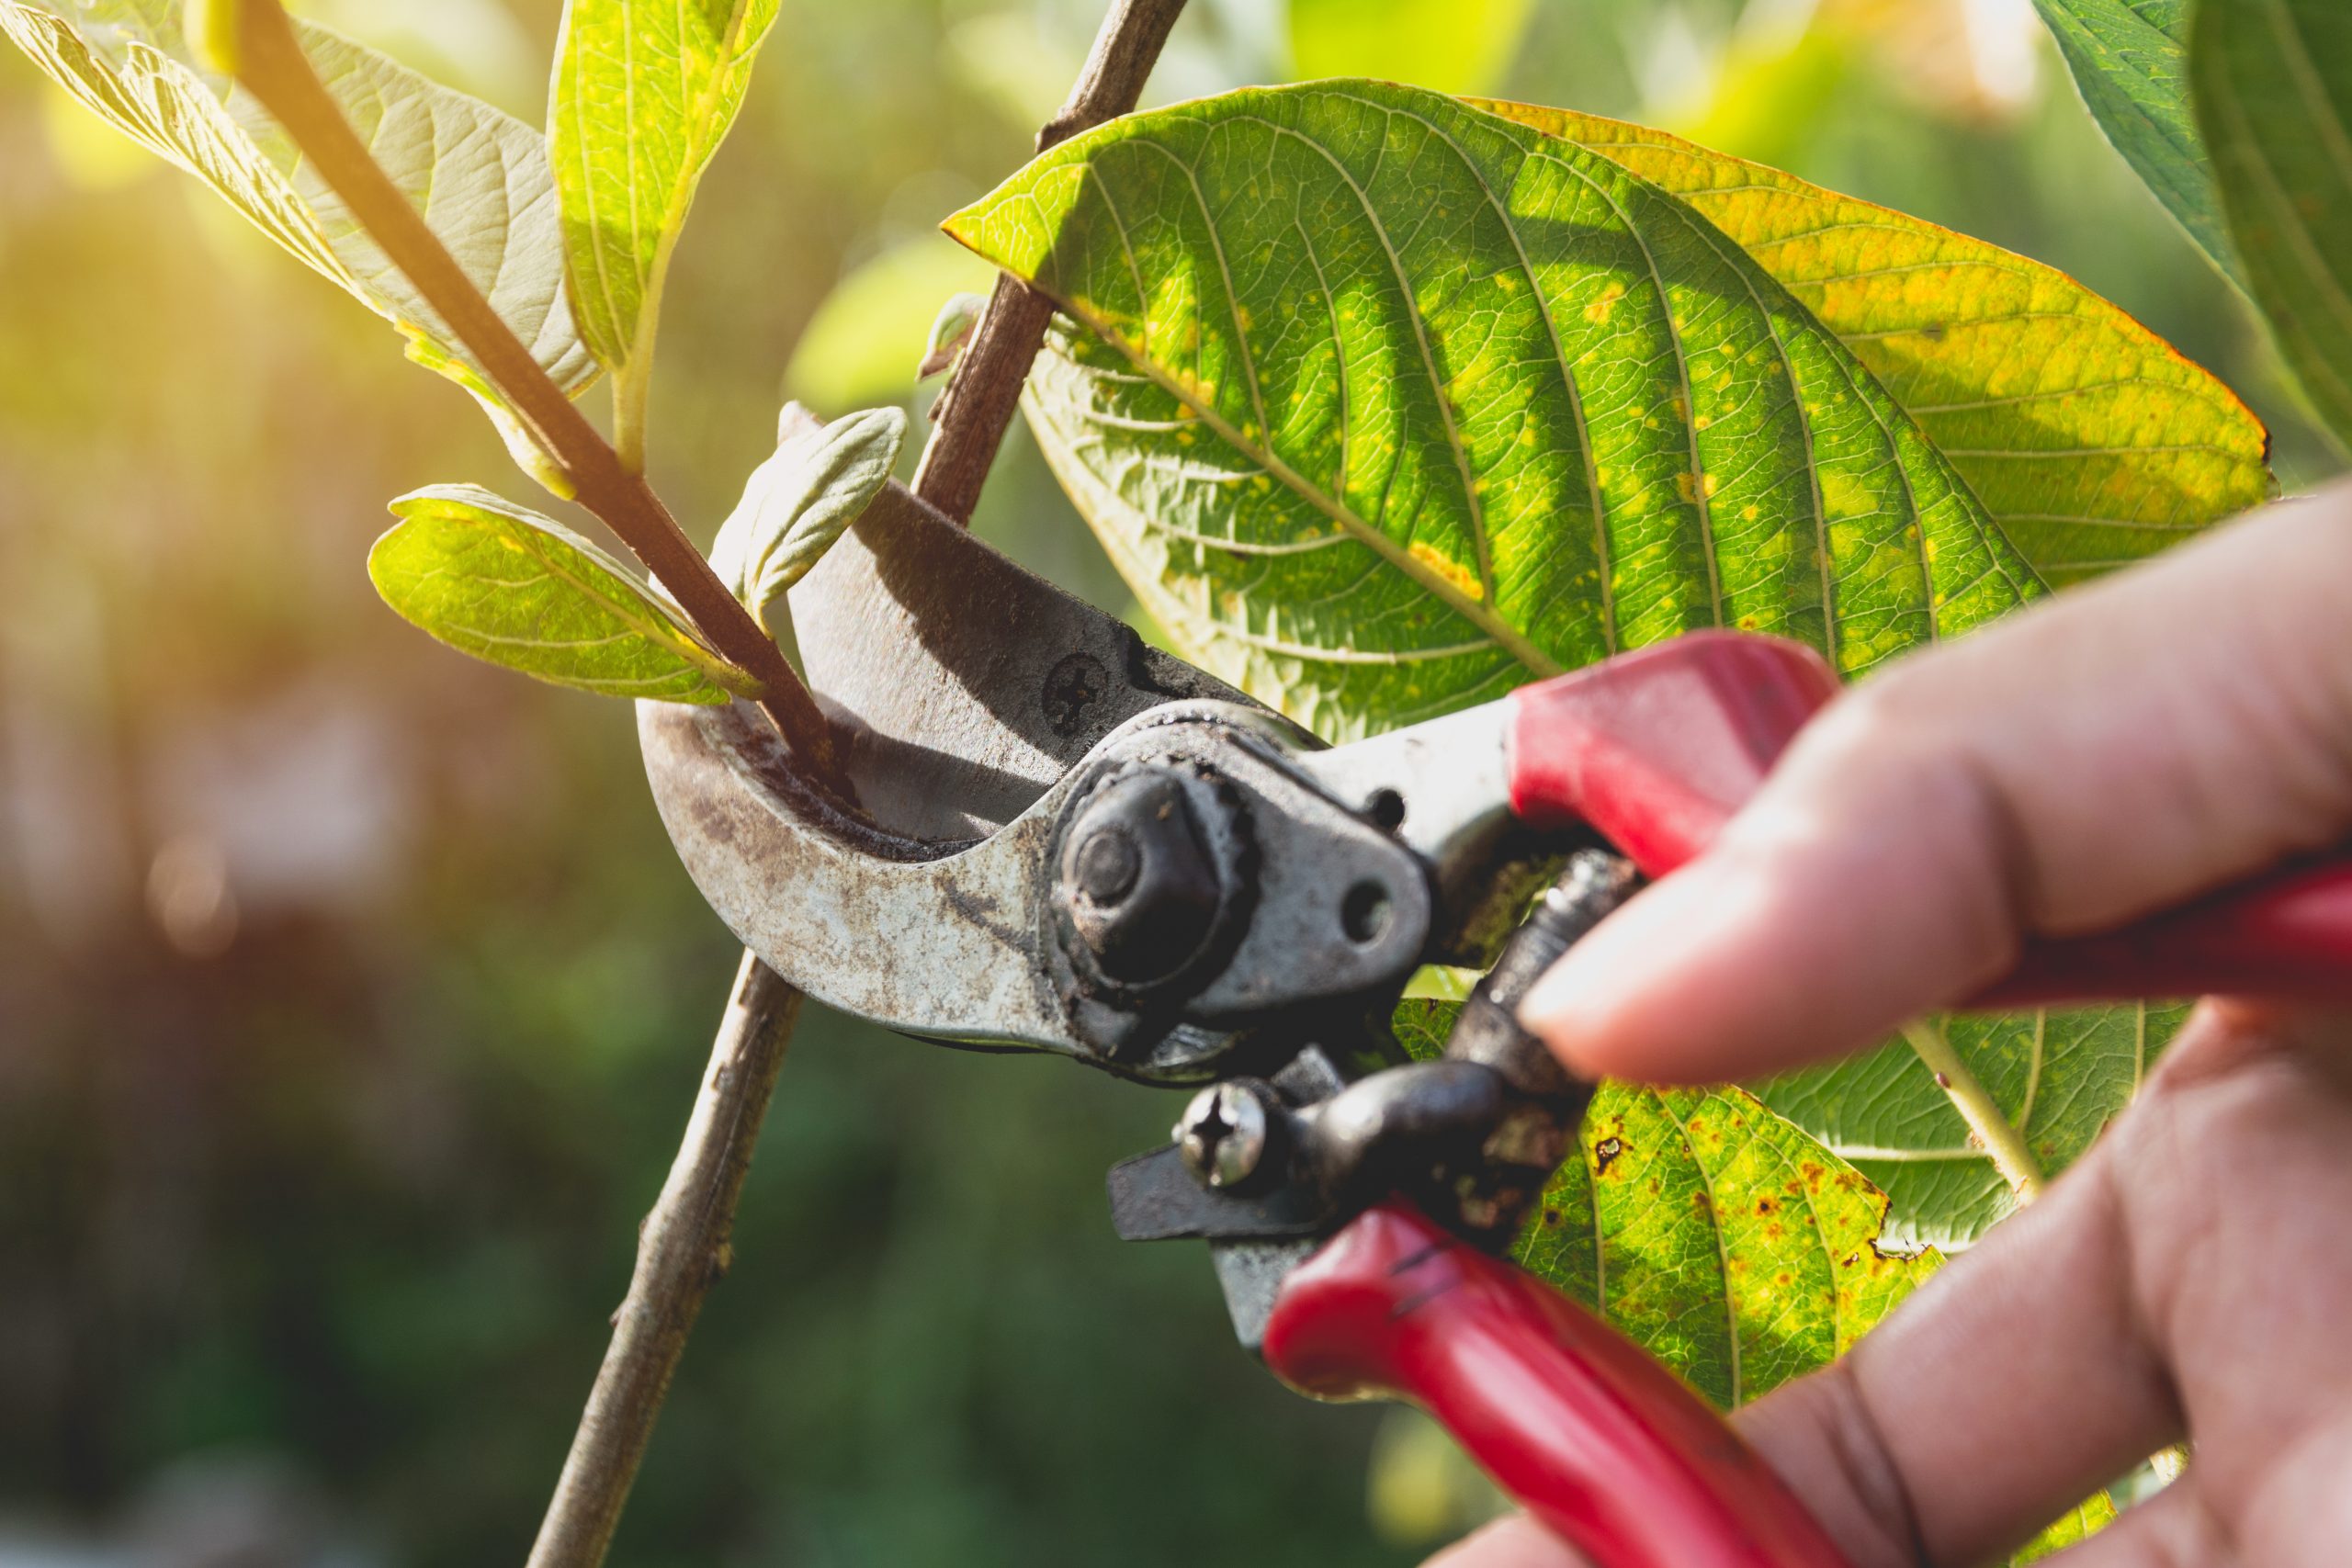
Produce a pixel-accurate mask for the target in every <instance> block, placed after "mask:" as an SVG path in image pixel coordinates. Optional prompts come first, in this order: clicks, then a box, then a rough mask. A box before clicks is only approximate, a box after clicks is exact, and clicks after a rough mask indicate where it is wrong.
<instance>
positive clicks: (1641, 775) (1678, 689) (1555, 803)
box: [1508, 631, 1838, 876]
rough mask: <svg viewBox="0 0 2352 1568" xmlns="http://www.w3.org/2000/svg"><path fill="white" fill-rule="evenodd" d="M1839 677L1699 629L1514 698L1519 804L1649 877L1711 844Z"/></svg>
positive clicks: (1818, 665)
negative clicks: (1581, 833) (1605, 846)
mask: <svg viewBox="0 0 2352 1568" xmlns="http://www.w3.org/2000/svg"><path fill="white" fill-rule="evenodd" d="M1837 694H1838V676H1837V673H1836V671H1832V670H1831V669H1830V668H1829V665H1828V662H1827V661H1826V660H1824V659H1823V658H1822V657H1821V655H1819V654H1818V653H1815V651H1814V650H1813V649H1809V648H1807V647H1805V646H1804V644H1802V643H1794V642H1789V641H1786V640H1784V639H1782V638H1780V637H1751V636H1747V635H1745V634H1743V633H1739V632H1716V631H1702V632H1691V633H1690V634H1689V635H1687V636H1684V637H1676V638H1674V639H1673V640H1672V641H1670V642H1661V643H1653V644H1651V645H1650V646H1649V647H1647V648H1645V649H1638V650H1637V651H1635V652H1633V653H1625V654H1620V655H1618V656H1617V657H1616V658H1614V659H1611V660H1608V661H1607V662H1605V663H1601V664H1596V665H1593V666H1592V667H1590V668H1589V669H1586V670H1579V671H1576V672H1575V673H1574V674H1569V675H1560V676H1556V677H1555V678H1554V679H1552V680H1549V681H1542V682H1537V683H1536V684H1534V685H1532V686H1522V687H1521V688H1520V689H1519V690H1518V691H1516V692H1514V693H1512V694H1511V696H1510V702H1511V704H1512V713H1511V719H1510V731H1509V734H1510V740H1509V743H1508V744H1509V746H1510V793H1511V800H1510V804H1511V810H1512V812H1513V814H1514V815H1516V816H1518V817H1520V818H1522V819H1524V820H1526V821H1529V822H1533V823H1535V824H1537V825H1538V826H1554V825H1562V824H1566V823H1570V822H1585V823H1589V824H1590V825H1591V826H1592V827H1593V828H1594V829H1597V830H1598V831H1599V832H1600V834H1601V836H1602V837H1604V838H1606V839H1607V840H1609V841H1610V842H1611V843H1612V844H1614V845H1616V846H1617V848H1618V849H1619V850H1620V851H1621V852H1623V853H1624V854H1625V855H1626V856H1627V857H1628V858H1629V859H1631V860H1632V861H1633V863H1634V864H1635V865H1638V866H1640V867H1641V868H1642V870H1643V871H1644V872H1645V874H1648V875H1651V876H1663V875H1665V874H1667V873H1668V872H1669V871H1671V870H1673V869H1674V868H1675V867H1676V866H1678V865H1680V864H1681V863H1683V862H1684V861H1687V860H1689V859H1691V857H1692V856H1693V855H1695V854H1697V853H1698V852H1700V851H1702V850H1703V849H1705V848H1706V847H1707V845H1708V844H1709V843H1711V842H1712V841H1713V839H1714V836H1715V833H1716V830H1717V829H1720V828H1721V827H1722V826H1723V824H1724V821H1725V820H1726V819H1727V818H1729V817H1730V816H1731V814H1732V813H1733V812H1735V811H1736V810H1738V809H1739V807H1740V806H1741V805H1742V804H1743V803H1744V802H1745V801H1746V800H1747V797H1748V796H1749V795H1753V794H1755V793H1756V790H1757V786H1758V785H1759V784H1762V783H1763V782H1764V775H1765V774H1766V773H1770V771H1771V768H1772V764H1773V762H1774V761H1776V760H1778V758H1779V757H1780V755H1781V750H1783V749H1784V748H1786V747H1787V745H1788V743H1789V742H1790V741H1791V740H1792V739H1795V737H1796V733H1797V731H1798V730H1800V729H1802V728H1804V724H1805V721H1806V720H1807V719H1809V718H1811V717H1812V716H1814V715H1815V713H1817V712H1819V711H1820V709H1821V708H1822V707H1823V706H1824V705H1826V704H1827V703H1828V702H1829V700H1830V699H1831V698H1833V697H1835V696H1836V695H1837Z"/></svg>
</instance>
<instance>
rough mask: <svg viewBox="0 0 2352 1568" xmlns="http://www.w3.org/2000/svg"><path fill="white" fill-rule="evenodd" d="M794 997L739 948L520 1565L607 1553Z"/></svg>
mask: <svg viewBox="0 0 2352 1568" xmlns="http://www.w3.org/2000/svg"><path fill="white" fill-rule="evenodd" d="M800 1002H801V997H800V993H799V992H798V991H797V990H795V989H794V988H793V987H791V986H789V985H787V984H786V983H785V982H784V981H783V980H781V979H779V978H777V976H776V974H775V971H774V970H772V969H770V968H769V967H768V966H767V965H766V964H763V963H761V962H760V961H759V960H758V959H757V958H756V957H754V956H752V954H751V953H744V954H743V964H742V967H741V970H739V971H738V972H737V974H736V976H735V991H734V995H733V996H732V997H731V998H729V1002H728V1006H727V1018H726V1021H724V1022H723V1023H722V1024H721V1025H720V1026H719V1030H718V1043H716V1044H715V1045H713V1046H712V1048H711V1054H710V1068H709V1070H708V1071H707V1073H705V1074H704V1076H703V1082H702V1091H701V1093H700V1094H699V1095H697V1096H696V1097H695V1109H694V1115H693V1117H692V1118H691V1119H690V1120H689V1121H688V1122H687V1123H686V1136H685V1141H684V1143H682V1144H681V1145H679V1146H678V1157H677V1159H676V1161H675V1162H674V1163H673V1164H672V1166H671V1167H670V1179H669V1180H667V1181H665V1182H663V1183H662V1195H661V1197H659V1198H658V1199H656V1200H654V1203H653V1211H652V1213H649V1214H648V1215H646V1217H645V1224H644V1226H643V1228H642V1229H640V1230H639V1233H638V1244H637V1271H636V1273H635V1274H633V1275H632V1276H631V1277H630V1279H629V1282H628V1297H627V1299H625V1300H624V1301H623V1302H622V1303H621V1306H620V1310H619V1311H618V1312H617V1313H616V1314H613V1341H612V1344H611V1345H610V1346H608V1347H607V1348H605V1364H604V1365H603V1366H602V1367H601V1368H599V1369H598V1370H597V1372H596V1386H595V1387H594V1389H593V1390H592V1391H590V1393H589V1395H588V1408H587V1409H586V1411H585V1412H584V1413H582V1416H581V1417H580V1429H579V1430H578V1431H577V1432H576V1433H574V1434H573V1435H572V1439H571V1453H570V1454H569V1455H568V1456H567V1457H566V1458H565V1460H564V1461H563V1474H562V1477H561V1478H560V1480H558V1481H557V1482H556V1487H555V1495H554V1497H553V1498H551V1499H550V1500H549V1502H548V1512H547V1517H546V1518H545V1519H544V1520H542V1521H541V1522H540V1525H539V1536H538V1540H537V1541H535V1542H533V1543H532V1546H531V1557H530V1562H529V1568H594V1564H596V1563H600V1562H603V1561H604V1560H605V1550H606V1548H608V1547H609V1546H610V1545H611V1544H612V1540H613V1530H614V1529H615V1527H616V1526H617V1525H618V1524H619V1523H620V1518H621V1509H622V1507H623V1506H625V1505H626V1504H627V1503H628V1494H629V1486H630V1483H633V1482H634V1481H635V1480H636V1479H637V1467H638V1463H639V1461H641V1460H642V1459H644V1457H645V1447H646V1443H647V1441H648V1440H649V1439H650V1438H651V1437H652V1436H653V1422H654V1417H655V1416H657V1415H658V1414H659V1413H660V1412H661V1409H662V1398H663V1396H664V1395H666V1394H667V1393H669V1392H670V1377H671V1374H672V1373H673V1372H675V1371H677V1369H678V1359H679V1357H681V1356H682V1355H684V1353H685V1348H686V1336H687V1334H688V1333H689V1332H690V1331H691V1330H692V1329H693V1328H694V1325H695V1317H697V1316H698V1315H700V1314H701V1312H702V1303H703V1298H704V1297H705V1296H707V1295H708V1294H709V1293H710V1288H711V1286H713V1285H714V1284H716V1283H718V1280H719V1279H720V1277H721V1276H723V1275H724V1274H725V1273H726V1272H727V1267H728V1264H729V1261H731V1259H732V1257H733V1247H732V1244H731V1243H730V1242H729V1233H730V1232H732V1230H733V1229H734V1225H735V1204H736V1200H737V1199H738V1198H739V1197H741V1194H742V1191H743V1177H744V1175H745V1173H746V1172H748V1171H749V1170H750V1169H751V1168H752V1145H754V1144H755V1143H756V1142H757V1141H758V1139H759V1135H760V1122H761V1121H762V1119H763V1118H764V1117H765V1116H766V1114H767V1108H768V1098H769V1096H770V1095H771V1094H773V1093H774V1092H775V1079H776V1072H777V1070H778V1069H779V1068H781V1067H782V1066H784V1052H785V1046H786V1043H788V1042H789V1041H790V1040H791V1038H792V1027H793V1024H794V1023H795V1022H796V1021H797V1020H798V1019H799V1017H800Z"/></svg>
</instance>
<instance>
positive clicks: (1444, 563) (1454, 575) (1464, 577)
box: [1406, 539, 1487, 599]
mask: <svg viewBox="0 0 2352 1568" xmlns="http://www.w3.org/2000/svg"><path fill="white" fill-rule="evenodd" d="M1406 553H1407V554H1408V555H1409V556H1411V557H1412V558H1414V559H1415V560H1417V561H1419V562H1420V563H1421V564H1422V565H1423V566H1425V567H1427V568H1429V569H1430V570H1431V571H1433V572H1435V573H1437V574H1438V576H1440V577H1442V578H1443V579H1444V580H1445V581H1446V582H1447V583H1448V584H1449V585H1450V586H1452V587H1453V589H1455V590H1456V591H1457V592H1460V593H1462V594H1463V596H1464V597H1465V598H1470V599H1484V598H1485V597H1486V596H1487V591H1486V589H1485V587H1484V586H1483V585H1482V584H1481V583H1480V582H1479V581H1478V574H1477V573H1476V572H1475V571H1472V570H1469V569H1468V568H1466V567H1464V566H1463V565H1462V564H1461V563H1460V562H1458V561H1453V560H1449V559H1447V558H1445V557H1444V556H1442V555H1440V554H1439V553H1438V551H1437V549H1436V547H1433V546H1431V545H1430V544H1428V543H1426V542H1424V541H1422V540H1419V539H1416V540H1414V541H1413V544H1412V547H1411V548H1410V549H1408V551H1407V552H1406Z"/></svg>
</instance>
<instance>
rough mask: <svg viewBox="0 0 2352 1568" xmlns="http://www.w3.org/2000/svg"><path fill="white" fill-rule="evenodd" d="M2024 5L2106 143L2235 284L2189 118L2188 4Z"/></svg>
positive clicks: (2078, 1) (2048, 0)
mask: <svg viewBox="0 0 2352 1568" xmlns="http://www.w3.org/2000/svg"><path fill="white" fill-rule="evenodd" d="M2323 3H2324V0H2323ZM2033 4H2034V9H2036V10H2037V11H2040V12H2041V19H2042V21H2043V23H2044V24H2045V25H2047V26H2048V28H2050V32H2051V36H2052V37H2053V38H2055V39H2057V40H2058V51H2059V52H2060V53H2061V54H2063V55H2064V56H2065V57H2066V68H2067V69H2068V70H2069V71H2071V72H2073V73H2074V76H2075V86H2076V87H2078V88H2079V89H2081V91H2082V95H2083V103H2084V104H2085V106H2086V107H2088V108H2089V109H2090V111H2091V118H2093V119H2095V120H2097V121H2098V127H2099V129H2100V130H2103V131H2105V132H2106V133H2107V139H2108V141H2110V142H2112V143H2113V144H2114V146H2115V150H2116V151H2117V152H2120V153H2122V154H2123V160H2124V162H2125V163H2128V164H2131V168H2132V170H2133V172H2134V173H2136V174H2137V175H2139V176H2140V178H2141V179H2142V180H2143V181H2145V182H2146V184H2147V186H2148V188H2149V189H2150V190H2152V191H2154V193H2155V196H2156V199H2157V200H2158V201H2161V202H2163V203H2164V205H2165V210H2166V211H2168V212H2170V213H2171V214H2172V215H2173V217H2174V218H2176V219H2177V220H2179V222H2180V226H2181V227H2182V228H2184V229H2186V230H2188V235H2189V238H2191V239H2193V240H2195V241H2196V242H2197V243H2198V245H2199V247H2200V248H2202V249H2203V251H2204V252H2205V254H2207V255H2209V256H2211V258H2212V259H2213V265H2215V266H2218V267H2220V268H2221V269H2222V271H2223V272H2224V273H2227V274H2229V275H2230V276H2233V277H2234V276H2236V269H2235V264H2234V262H2233V258H2232V256H2231V254H2230V241H2229V235H2228V233H2227V232H2226V231H2225V228H2224V226H2223V224H2222V208H2221V202H2220V199H2219V198H2218V197H2217V196H2216V194H2215V192H2214V188H2213V170H2212V166H2211V164H2209V163H2208V162H2207V161H2206V157H2205V148H2204V144H2203V143H2202V142H2201V141H2199V138H2198V135H2197V123H2196V119H2195V117H2194V116H2193V115H2192V114H2191V112H2190V110H2189V103H2188V12H2189V0H2033Z"/></svg>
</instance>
